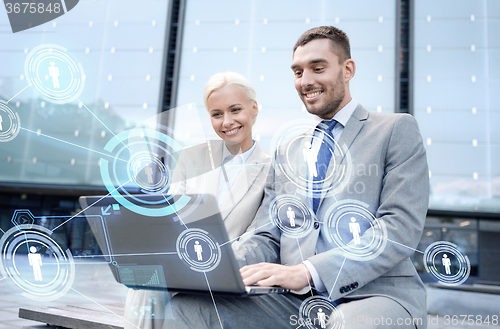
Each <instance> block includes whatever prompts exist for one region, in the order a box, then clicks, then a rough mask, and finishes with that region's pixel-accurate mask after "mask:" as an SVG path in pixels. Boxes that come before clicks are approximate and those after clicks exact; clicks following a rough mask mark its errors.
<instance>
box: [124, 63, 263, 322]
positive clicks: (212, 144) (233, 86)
mask: <svg viewBox="0 0 500 329" xmlns="http://www.w3.org/2000/svg"><path fill="white" fill-rule="evenodd" d="M204 101H205V106H206V108H207V111H208V113H209V115H210V120H211V123H212V127H213V129H214V131H215V132H216V134H217V135H218V136H219V137H220V138H221V139H222V140H210V141H207V143H204V144H200V145H196V146H193V147H188V148H185V149H183V150H182V152H181V154H180V156H179V159H178V161H177V165H176V167H175V169H174V171H173V173H172V182H173V183H172V185H171V187H170V191H169V193H170V194H211V195H214V196H215V197H216V199H217V203H218V206H219V211H220V214H221V217H222V219H223V220H224V225H225V227H226V230H227V233H228V236H229V239H230V241H238V240H239V241H242V240H243V239H240V237H241V236H242V235H243V234H245V236H250V235H251V234H252V232H253V230H254V229H255V221H254V217H255V214H256V213H257V210H258V209H259V206H260V204H261V202H262V198H263V196H264V184H265V181H266V178H267V175H268V173H269V168H270V157H269V156H268V155H266V154H265V153H264V152H263V151H262V150H261V149H260V147H259V145H258V143H257V142H256V141H254V140H253V139H252V126H253V124H254V123H255V120H256V118H257V114H258V105H257V101H256V93H255V90H254V88H253V86H252V85H251V84H250V83H249V82H248V81H247V80H246V79H245V78H244V77H243V76H241V75H240V74H238V73H234V72H224V73H217V74H215V75H213V76H212V77H211V78H210V79H209V80H208V82H207V84H206V85H205V89H204ZM208 215H209V214H207V216H208ZM184 220H186V218H184ZM220 242H225V241H220ZM151 300H155V304H154V305H153V306H151V303H150V301H151ZM168 300H169V295H168V293H166V292H160V291H156V292H151V291H147V290H130V291H129V293H128V296H127V301H126V308H125V309H126V318H127V320H128V321H130V322H129V323H126V324H125V328H137V327H139V328H157V327H162V322H163V319H165V318H168V317H169V313H168V311H167V309H168V307H166V306H167V305H168ZM144 307H151V313H152V314H155V319H153V318H152V317H148V316H147V314H146V315H144V314H142V313H140V312H139V313H137V312H136V313H137V314H132V313H133V312H132V311H131V310H134V309H141V308H144Z"/></svg>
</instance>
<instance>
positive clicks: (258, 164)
mask: <svg viewBox="0 0 500 329" xmlns="http://www.w3.org/2000/svg"><path fill="white" fill-rule="evenodd" d="M265 160H266V155H265V153H264V152H263V151H262V150H261V148H260V147H259V144H257V145H255V149H254V150H253V152H252V155H250V157H249V158H248V160H247V161H246V163H245V164H244V165H243V168H242V169H241V171H240V173H239V174H238V177H237V178H236V181H235V182H234V184H233V187H232V188H231V191H230V193H229V195H228V197H227V199H226V201H224V204H223V205H222V209H221V216H222V219H226V218H227V216H229V214H230V213H231V212H232V211H233V209H234V208H235V207H236V205H237V204H238V203H239V202H240V201H241V199H243V197H244V196H245V194H247V192H248V190H249V189H250V187H251V186H252V184H253V183H254V181H255V179H256V178H257V176H259V174H260V172H261V171H262V168H264V165H265V164H266V162H265Z"/></svg>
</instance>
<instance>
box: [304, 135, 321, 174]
mask: <svg viewBox="0 0 500 329" xmlns="http://www.w3.org/2000/svg"><path fill="white" fill-rule="evenodd" d="M304 147H305V148H304V150H303V151H302V153H303V154H304V161H305V162H306V163H307V169H308V172H309V176H313V177H318V170H317V169H316V162H318V151H316V150H315V149H313V148H312V144H311V143H309V142H305V143H304Z"/></svg>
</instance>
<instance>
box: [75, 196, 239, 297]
mask: <svg viewBox="0 0 500 329" xmlns="http://www.w3.org/2000/svg"><path fill="white" fill-rule="evenodd" d="M140 197H141V200H143V201H145V202H143V203H142V205H141V207H145V206H144V205H147V206H146V207H148V208H150V209H153V211H154V209H158V208H159V207H160V206H156V204H158V203H155V200H158V196H157V195H150V196H149V195H141V196H140ZM165 197H166V198H168V199H169V200H170V201H169V203H170V204H171V205H172V209H171V210H172V211H168V212H171V214H165V215H164V216H147V215H144V214H139V213H138V212H139V211H133V210H134V208H133V207H123V206H122V204H130V203H127V202H120V201H124V200H119V199H118V198H116V197H112V196H104V197H103V196H82V197H80V199H79V202H80V204H81V206H82V209H84V212H85V214H86V215H93V216H88V217H87V220H88V222H89V224H90V227H91V229H92V231H93V233H94V235H95V237H96V239H97V242H98V244H99V246H100V247H101V251H102V253H103V255H104V258H105V259H106V260H107V261H108V262H109V263H110V266H111V269H112V271H113V275H114V276H115V279H116V280H117V281H118V282H120V283H122V284H124V285H126V286H128V287H130V288H141V289H167V288H168V289H169V290H173V291H187V292H189V291H191V292H208V291H212V292H215V293H222V294H236V295H242V294H245V286H244V285H243V281H242V279H241V275H240V273H239V267H238V264H237V262H236V259H235V257H234V253H233V250H232V248H231V242H230V241H229V240H228V236H227V232H226V229H225V227H224V223H223V220H222V218H221V216H220V214H219V210H218V207H217V202H216V200H215V198H214V197H213V196H211V195H182V196H165ZM121 198H124V199H127V198H128V199H133V198H134V196H126V197H121ZM186 198H187V199H186ZM128 201H132V200H128ZM148 202H149V203H148ZM179 204H182V206H178V205H179ZM138 207H139V206H138ZM129 208H131V209H132V210H131V209H129ZM141 212H142V213H144V211H141Z"/></svg>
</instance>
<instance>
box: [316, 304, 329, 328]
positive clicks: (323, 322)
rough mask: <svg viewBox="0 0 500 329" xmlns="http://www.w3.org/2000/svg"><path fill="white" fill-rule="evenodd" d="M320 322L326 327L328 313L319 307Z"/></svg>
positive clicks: (322, 326)
mask: <svg viewBox="0 0 500 329" xmlns="http://www.w3.org/2000/svg"><path fill="white" fill-rule="evenodd" d="M318 322H319V325H320V326H321V328H323V329H324V328H326V322H327V321H326V313H325V312H323V309H321V308H320V309H318Z"/></svg>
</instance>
